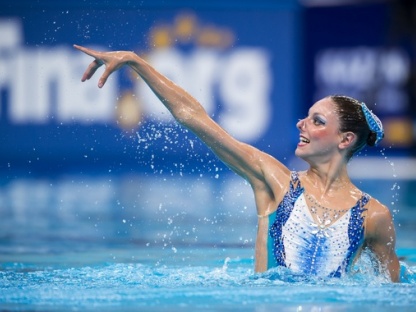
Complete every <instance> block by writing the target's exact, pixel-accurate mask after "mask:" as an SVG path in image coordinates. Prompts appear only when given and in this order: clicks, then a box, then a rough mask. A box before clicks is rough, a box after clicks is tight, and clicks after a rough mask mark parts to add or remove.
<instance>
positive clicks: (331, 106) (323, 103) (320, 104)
mask: <svg viewBox="0 0 416 312" xmlns="http://www.w3.org/2000/svg"><path fill="white" fill-rule="evenodd" d="M309 113H312V114H314V113H320V114H325V115H331V114H334V115H336V106H335V103H334V102H333V101H332V100H331V99H330V98H324V99H322V100H319V101H317V102H316V103H315V104H313V105H312V106H311V108H310V109H309Z"/></svg>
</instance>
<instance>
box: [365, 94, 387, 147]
mask: <svg viewBox="0 0 416 312" xmlns="http://www.w3.org/2000/svg"><path fill="white" fill-rule="evenodd" d="M361 108H362V110H363V113H364V116H365V119H366V120H367V124H368V127H369V128H370V130H371V131H372V132H374V133H375V134H376V135H377V139H376V143H375V145H377V144H378V143H379V142H380V141H381V140H382V139H383V137H384V130H383V125H382V124H381V121H380V119H378V117H377V116H376V115H375V114H374V113H373V112H372V111H371V110H369V109H368V107H367V105H365V103H364V102H362V103H361Z"/></svg>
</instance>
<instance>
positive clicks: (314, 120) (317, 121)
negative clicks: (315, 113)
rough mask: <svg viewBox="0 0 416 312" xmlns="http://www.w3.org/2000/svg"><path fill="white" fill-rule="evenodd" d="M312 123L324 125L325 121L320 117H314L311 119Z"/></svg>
mask: <svg viewBox="0 0 416 312" xmlns="http://www.w3.org/2000/svg"><path fill="white" fill-rule="evenodd" d="M313 123H314V124H315V125H324V124H325V122H324V121H323V120H322V119H320V118H314V119H313Z"/></svg>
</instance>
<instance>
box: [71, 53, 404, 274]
mask: <svg viewBox="0 0 416 312" xmlns="http://www.w3.org/2000/svg"><path fill="white" fill-rule="evenodd" d="M74 47H75V48H76V49H78V50H80V51H82V52H84V53H86V54H88V55H90V56H91V57H93V58H94V61H93V62H92V63H91V64H90V65H89V66H88V68H87V69H86V71H85V73H84V75H83V76H82V81H86V80H88V79H90V78H91V77H92V76H93V75H94V73H95V71H96V70H97V69H98V68H99V67H100V66H102V65H104V66H105V71H104V73H103V74H102V76H101V77H100V78H99V80H98V87H99V88H102V87H103V86H104V84H105V82H106V81H107V78H108V77H109V76H110V75H111V74H112V73H113V72H114V71H116V70H118V69H119V68H121V67H122V66H129V67H130V68H131V69H132V70H134V71H135V72H136V73H137V74H138V75H139V76H140V77H141V78H142V79H143V80H144V81H145V82H146V83H147V85H148V86H149V87H150V88H151V90H152V91H153V92H154V93H155V94H156V96H157V97H158V98H159V99H160V101H161V102H162V103H163V105H165V106H166V108H167V109H168V110H169V111H170V113H171V114H172V115H173V117H174V118H175V119H176V120H177V121H178V122H179V123H180V124H182V125H183V126H184V127H186V128H188V129H189V130H191V131H192V132H193V133H195V134H196V135H197V136H198V137H199V138H200V139H201V140H202V141H203V142H204V143H205V144H206V145H207V146H208V147H209V148H210V149H211V150H212V151H213V152H214V153H215V154H216V156H217V157H218V158H219V159H221V160H222V161H223V162H224V163H225V164H226V165H227V166H228V167H229V168H230V169H231V170H233V171H234V172H235V173H237V174H238V175H240V176H241V177H242V178H244V179H245V180H247V181H248V183H249V184H250V185H251V187H252V189H253V192H254V199H255V204H256V208H257V215H258V229H257V238H256V246H255V270H256V272H264V271H266V270H268V269H270V268H273V267H276V266H284V267H287V268H288V269H290V270H291V271H292V272H294V273H296V274H297V273H299V274H307V275H315V276H322V277H326V276H333V277H340V276H343V275H345V274H346V273H348V272H350V271H351V268H352V266H353V264H354V261H355V260H357V258H358V257H359V255H360V253H361V252H362V251H363V250H364V249H369V250H370V251H371V252H372V254H373V255H374V256H375V258H376V259H378V261H379V263H380V266H381V267H382V268H383V269H384V270H385V272H386V274H388V275H389V276H390V278H391V280H392V281H394V282H397V281H399V276H400V274H399V273H400V263H399V261H398V258H397V256H396V252H395V240H396V238H395V229H394V225H393V221H392V216H391V214H390V212H389V210H388V208H387V207H386V206H384V205H382V204H381V203H380V202H379V201H377V200H376V199H374V198H372V197H370V196H369V195H368V194H366V193H364V192H362V191H361V190H359V189H358V188H357V187H356V186H355V185H354V184H353V183H352V182H351V180H350V178H349V175H348V172H347V164H348V162H349V160H350V159H351V157H352V156H353V155H355V154H356V153H357V152H358V151H360V150H361V149H362V148H363V147H364V146H366V145H369V146H374V145H377V144H378V143H379V141H380V140H381V139H382V138H383V135H384V134H383V127H382V124H381V122H380V120H379V119H378V118H377V116H375V115H374V114H373V113H372V112H371V111H370V110H369V109H368V108H367V106H366V105H365V104H364V103H360V102H358V101H357V100H355V99H353V98H350V97H347V96H336V95H334V96H328V97H325V98H323V99H321V100H319V101H317V102H316V103H315V104H313V105H312V106H311V107H310V109H309V112H308V115H307V116H306V117H305V118H303V119H300V120H299V122H298V123H297V125H296V126H297V128H298V130H299V142H298V144H297V147H296V150H295V154H296V156H298V157H300V158H301V159H303V160H304V161H306V162H307V163H308V164H309V168H308V169H307V170H306V171H302V172H295V171H291V170H289V169H288V168H287V167H286V166H285V165H283V164H282V163H281V162H280V161H278V160H277V159H275V158H274V157H272V156H271V155H268V154H266V153H264V152H262V151H260V150H258V149H257V148H255V147H253V146H250V145H248V144H245V143H243V142H240V141H238V140H236V139H234V138H233V137H232V136H230V135H229V134H228V133H227V132H226V131H225V130H224V129H222V128H221V127H220V126H219V125H218V124H217V123H216V122H215V121H214V120H212V119H211V118H210V116H208V114H207V113H206V112H205V110H204V109H203V107H202V106H201V105H200V103H198V101H197V100H196V99H195V98H193V97H192V96H191V95H190V94H188V93H187V92H186V91H185V90H183V89H182V88H181V87H179V86H178V85H176V84H175V83H173V82H172V81H170V80H169V79H168V78H166V77H165V76H163V75H162V74H161V73H159V72H158V71H157V70H155V69H154V68H153V67H152V66H151V65H149V64H148V63H147V62H145V61H144V60H143V59H142V58H140V57H139V56H138V55H136V54H135V53H133V52H127V51H114V52H99V51H95V50H92V49H88V48H85V47H81V46H77V45H74ZM253 105H255V103H253Z"/></svg>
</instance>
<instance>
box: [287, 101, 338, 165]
mask: <svg viewBox="0 0 416 312" xmlns="http://www.w3.org/2000/svg"><path fill="white" fill-rule="evenodd" d="M335 105H336V104H335V103H334V102H333V101H332V100H331V99H330V98H324V99H322V100H320V101H318V102H316V103H315V104H314V105H313V106H312V107H311V108H310V109H309V112H308V116H306V118H304V119H301V120H299V122H298V123H297V124H296V126H297V128H298V129H299V131H300V133H299V134H300V136H299V143H298V145H297V148H296V151H295V154H296V156H298V157H300V158H302V159H304V160H308V159H311V160H312V159H316V160H318V159H320V160H321V161H327V160H329V159H330V158H331V157H332V156H333V155H334V154H335V153H336V152H337V151H338V146H339V143H341V138H342V137H341V133H340V132H339V118H338V115H337V112H336V111H335V107H336V106H335Z"/></svg>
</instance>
